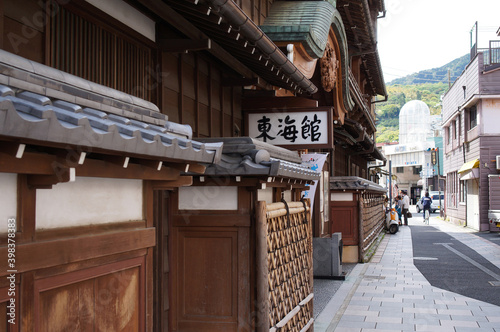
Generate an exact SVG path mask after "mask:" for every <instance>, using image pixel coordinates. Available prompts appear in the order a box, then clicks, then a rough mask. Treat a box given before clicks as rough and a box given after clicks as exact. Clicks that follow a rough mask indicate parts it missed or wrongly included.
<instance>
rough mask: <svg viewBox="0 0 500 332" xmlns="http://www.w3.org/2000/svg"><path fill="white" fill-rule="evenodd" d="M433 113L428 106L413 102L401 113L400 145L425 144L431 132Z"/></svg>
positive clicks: (404, 107)
mask: <svg viewBox="0 0 500 332" xmlns="http://www.w3.org/2000/svg"><path fill="white" fill-rule="evenodd" d="M430 119H431V111H430V110H429V107H428V106H427V104H425V103H424V102H423V101H420V100H412V101H409V102H407V103H406V104H404V106H403V108H402V109H401V111H400V112H399V144H409V143H419V142H425V141H426V140H427V137H428V136H429V131H430Z"/></svg>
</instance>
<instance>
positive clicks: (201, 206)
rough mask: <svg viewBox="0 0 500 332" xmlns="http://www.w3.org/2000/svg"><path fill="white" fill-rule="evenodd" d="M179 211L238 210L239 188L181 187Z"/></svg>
mask: <svg viewBox="0 0 500 332" xmlns="http://www.w3.org/2000/svg"><path fill="white" fill-rule="evenodd" d="M179 210H238V187H219V186H203V187H180V188H179Z"/></svg>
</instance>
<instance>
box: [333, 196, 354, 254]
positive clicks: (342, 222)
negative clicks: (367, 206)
mask: <svg viewBox="0 0 500 332" xmlns="http://www.w3.org/2000/svg"><path fill="white" fill-rule="evenodd" d="M330 216H331V217H330V218H331V219H332V233H335V232H341V233H342V241H343V242H344V245H358V238H359V234H358V232H359V231H358V229H359V228H358V223H359V221H358V210H357V205H352V204H350V205H347V204H346V205H334V206H332V207H331V213H330Z"/></svg>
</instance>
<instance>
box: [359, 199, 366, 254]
mask: <svg viewBox="0 0 500 332" xmlns="http://www.w3.org/2000/svg"><path fill="white" fill-rule="evenodd" d="M358 211H359V218H358V222H359V228H358V229H359V240H358V246H359V247H358V256H359V257H358V262H361V263H364V261H365V252H364V251H363V246H364V244H365V234H364V227H363V226H364V198H363V194H360V195H359V199H358Z"/></svg>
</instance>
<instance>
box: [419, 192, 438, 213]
mask: <svg viewBox="0 0 500 332" xmlns="http://www.w3.org/2000/svg"><path fill="white" fill-rule="evenodd" d="M424 195H425V193H423V194H422V197H424ZM422 197H420V199H419V200H418V202H417V212H420V211H422V210H423V209H424V207H423V205H422ZM429 197H430V198H431V199H432V204H431V212H432V213H434V212H436V211H438V210H439V209H440V208H441V206H439V191H429ZM441 204H444V193H443V192H441Z"/></svg>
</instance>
